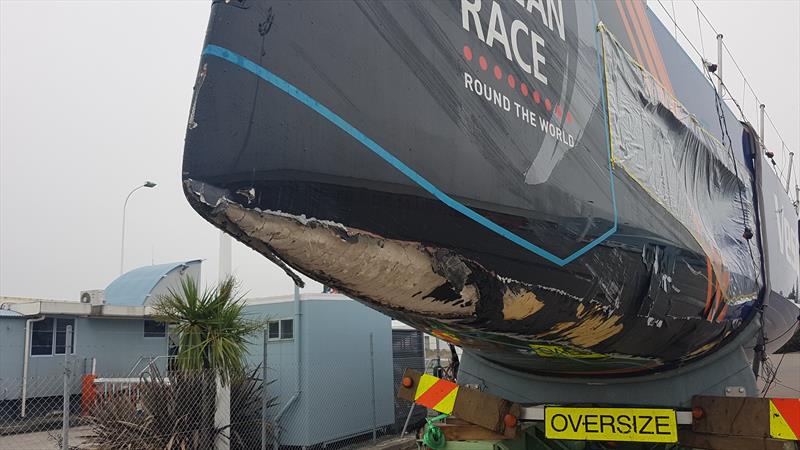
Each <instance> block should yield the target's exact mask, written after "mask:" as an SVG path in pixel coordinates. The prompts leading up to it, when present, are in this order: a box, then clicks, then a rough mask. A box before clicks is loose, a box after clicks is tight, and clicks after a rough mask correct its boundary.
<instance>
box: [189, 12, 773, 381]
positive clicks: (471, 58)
mask: <svg viewBox="0 0 800 450" xmlns="http://www.w3.org/2000/svg"><path fill="white" fill-rule="evenodd" d="M312 3H313V7H312V6H308V5H311V3H309V4H303V3H300V4H292V3H285V2H249V3H248V2H245V3H244V5H238V6H236V5H228V4H223V3H215V5H214V7H213V11H212V19H211V23H210V25H209V34H208V38H207V39H208V41H207V46H206V49H205V51H204V57H203V60H202V61H201V69H200V72H199V76H198V80H197V84H196V93H195V99H194V100H193V104H192V110H191V113H190V119H189V131H188V132H187V141H186V150H185V159H184V181H185V191H186V195H187V198H188V199H189V201H190V203H191V204H192V205H193V206H194V207H195V209H196V210H197V211H198V212H199V213H200V214H201V215H203V216H204V217H205V218H206V219H208V220H209V221H210V222H211V223H213V224H215V225H216V226H219V227H221V228H222V229H224V230H226V231H228V232H229V233H231V234H233V235H234V236H235V237H237V238H238V239H239V240H241V241H242V242H244V243H246V244H247V245H250V246H251V247H252V248H254V249H256V250H257V251H259V252H261V253H262V254H264V255H265V256H267V257H269V258H270V259H272V260H273V261H275V262H277V263H279V264H281V265H282V266H284V267H285V268H286V270H287V273H291V269H290V267H291V268H292V269H294V270H297V271H300V272H302V273H304V274H306V275H307V276H309V277H311V278H313V279H315V280H318V281H320V282H322V283H324V284H326V285H329V286H332V287H335V288H337V289H339V290H340V291H342V292H345V293H347V294H349V295H351V296H352V297H353V298H356V299H358V300H360V301H362V302H364V303H366V304H368V305H369V306H371V307H374V308H376V309H379V310H381V311H383V312H385V313H387V314H389V315H390V316H392V317H395V318H398V319H400V320H403V321H405V322H407V323H409V324H411V325H412V326H415V327H417V328H419V329H423V330H425V331H426V332H429V333H432V334H435V335H437V336H440V337H442V338H444V339H446V340H448V341H451V342H454V343H456V344H458V345H461V346H464V347H465V348H469V349H472V350H474V351H476V352H478V353H479V354H481V355H483V356H485V357H487V358H489V359H491V360H493V361H496V362H498V363H500V364H503V365H506V366H510V367H513V368H515V369H519V370H523V371H527V372H533V373H542V374H556V375H562V376H570V375H581V376H586V375H596V376H602V375H618V374H627V373H631V374H636V373H643V372H647V371H652V370H665V369H667V368H670V367H675V366H679V365H683V364H686V363H687V362H688V361H690V360H692V359H696V358H700V357H702V356H704V355H707V354H709V353H710V352H712V351H713V350H714V349H716V348H718V347H719V346H720V345H723V344H724V342H727V341H728V340H729V339H731V338H732V337H733V336H734V335H735V334H736V332H738V330H740V329H742V328H743V325H744V324H745V323H747V322H748V321H749V320H750V319H752V317H753V316H754V314H753V313H754V311H755V310H756V309H757V308H755V307H756V306H757V305H758V293H759V289H760V287H761V286H760V284H759V281H758V278H759V276H758V272H759V271H760V270H761V269H760V250H759V248H758V246H757V245H751V244H750V243H748V242H747V241H746V240H744V239H743V238H742V237H741V232H742V230H743V229H744V227H750V228H755V227H756V224H755V210H754V208H753V205H752V202H751V201H750V200H749V199H751V198H752V197H753V193H752V190H751V186H750V184H751V183H752V178H751V175H750V172H749V171H748V170H746V169H745V168H744V167H745V163H744V160H745V159H746V157H745V155H746V152H745V151H744V150H743V149H742V148H741V144H737V149H736V152H737V153H736V155H738V156H737V158H738V159H739V160H741V161H736V162H734V163H733V164H734V165H741V167H742V169H741V172H738V170H737V171H736V173H734V170H733V169H732V167H733V166H732V165H731V164H730V162H726V160H725V158H727V155H725V154H724V153H720V152H719V150H718V149H716V148H715V147H714V145H715V144H713V142H712V143H706V142H705V141H703V139H702V138H701V139H700V143H699V144H692V145H693V146H692V147H691V149H692V155H693V158H694V159H695V161H693V162H691V167H689V168H685V170H687V172H688V171H694V172H695V174H696V175H697V176H698V177H700V179H699V180H695V183H697V184H698V185H697V186H695V188H696V189H695V190H694V191H692V192H691V195H690V201H689V203H691V202H695V203H703V202H706V203H707V205H706V206H707V207H709V208H715V211H714V213H713V214H712V215H713V216H714V217H706V215H705V214H702V216H703V217H700V218H699V219H696V218H694V219H691V220H690V218H687V217H682V216H681V214H677V213H676V212H675V208H676V207H675V204H677V203H676V202H674V201H671V199H670V198H666V199H665V198H660V197H659V196H658V195H654V192H653V190H654V188H653V186H650V187H648V185H647V180H644V181H643V180H642V179H641V174H637V173H636V172H635V170H634V169H635V168H634V167H633V164H631V165H630V167H627V166H626V162H625V161H622V162H618V163H616V165H615V163H614V162H613V160H614V157H613V156H610V155H612V153H614V152H612V150H611V149H610V148H609V146H610V145H612V144H613V139H612V138H611V136H610V135H609V129H613V128H614V127H613V126H611V128H610V125H614V124H613V123H611V122H613V121H612V120H610V119H609V114H611V112H610V111H611V110H610V109H609V108H607V107H606V100H607V98H608V99H613V98H614V97H613V96H612V95H611V93H609V92H606V87H605V86H606V85H609V84H610V83H611V81H612V80H611V76H612V75H613V76H614V77H616V75H615V74H612V75H609V74H607V73H604V70H601V68H603V67H604V66H605V70H608V66H609V64H608V63H607V62H606V60H605V59H603V58H605V57H606V56H604V55H603V54H602V51H603V50H604V49H603V48H601V47H602V46H601V44H600V41H601V40H602V39H603V38H602V37H598V36H600V31H597V30H596V28H597V27H596V25H597V23H599V21H600V20H602V21H603V22H607V23H608V24H609V26H613V23H614V21H616V22H617V23H619V22H620V20H619V13H617V12H615V11H616V10H615V9H614V8H608V7H607V6H608V5H606V6H603V5H597V6H594V5H592V4H591V3H589V2H577V3H574V4H572V3H570V2H567V3H568V4H567V5H566V6H565V7H564V8H565V11H564V14H565V16H566V17H568V18H567V19H565V21H566V25H565V27H566V29H567V32H566V34H565V38H564V39H563V42H561V41H559V40H558V39H555V40H552V41H551V40H548V41H547V42H548V44H551V43H552V44H553V47H554V48H553V49H551V50H550V51H551V52H553V53H552V54H548V58H549V60H550V61H553V63H552V66H554V67H551V68H550V72H548V76H549V84H542V83H541V82H540V83H539V84H538V85H537V84H536V83H537V81H536V79H535V78H532V77H531V76H530V75H528V74H525V73H524V72H523V71H520V70H518V68H514V67H513V66H511V67H512V69H511V71H510V72H506V71H505V70H506V69H505V68H506V67H509V66H508V65H507V64H506V65H503V64H500V63H499V61H502V57H501V56H500V55H501V54H502V52H501V51H500V52H501V53H497V52H498V50H497V48H492V49H489V48H481V45H482V44H481V42H479V41H477V39H475V37H474V36H470V35H469V34H465V33H463V32H462V31H463V30H461V29H460V26H461V25H462V23H461V22H460V16H459V3H460V2H453V3H444V2H442V3H431V4H427V3H414V2H410V3H402V2H394V3H393V2H389V3H377V2H366V3H351V2H342V3H336V4H331V3H325V4H323V3H318V2H312ZM610 3H611V2H609V4H610ZM514 5H515V4H511V3H509V4H508V5H506V4H504V6H503V7H504V8H508V9H514V8H515V6H514ZM461 6H462V7H463V4H461ZM523 14H524V10H523ZM615 14H616V16H615ZM481 15H487V17H485V18H484V20H487V21H488V20H489V19H488V10H487V11H481ZM534 17H535V16H534ZM570 17H571V18H570ZM529 25H530V27H531V30H534V29H535V28H536V26H535V25H536V24H535V23H530V24H529ZM539 25H541V24H539ZM539 31H540V32H541V34H543V35H544V34H545V32H548V33H552V31H548V30H546V29H545V30H539ZM612 31H620V30H612ZM610 35H611V34H610V33H609V36H610ZM608 39H610V38H608ZM465 42H466V45H465V44H464V43H465ZM608 42H612V41H611V40H608ZM612 43H613V42H612ZM559 45H563V46H564V48H563V52H566V53H564V54H568V55H570V57H569V58H564V59H563V60H558V58H557V55H558V54H559V53H558V51H559V48H558V46H559ZM606 45H608V44H606ZM462 46H463V47H465V48H464V49H463V50H462ZM466 47H469V48H470V50H469V51H467V49H466ZM472 49H475V51H474V53H475V54H474V55H473V54H472V52H473V50H472ZM334 50H335V52H334ZM479 51H480V53H481V55H484V54H485V55H486V56H487V57H490V58H493V60H494V61H498V65H497V67H500V65H503V67H504V69H497V70H501V72H502V74H503V76H501V77H493V74H492V71H491V70H485V69H483V68H482V64H481V63H479V61H478V53H479ZM333 53H335V54H333ZM440 53H441V54H444V55H448V56H447V57H439V56H438V55H439V54H440ZM481 57H483V56H481ZM359 58H360V59H359ZM559 64H561V66H559ZM556 68H558V69H559V70H555V69H556ZM506 73H508V74H509V75H511V76H512V77H513V78H514V82H513V83H512V81H510V80H506V79H505V74H506ZM615 73H616V72H615ZM498 78H499V79H498ZM470 80H472V83H473V84H470ZM475 80H481V81H480V82H481V83H482V84H481V86H486V87H489V86H492V87H493V88H494V89H495V90H496V91H498V92H499V91H500V89H501V88H502V89H504V91H503V92H504V94H503V97H504V98H508V99H511V98H515V101H516V100H519V101H522V100H525V101H527V102H528V103H527V104H526V106H525V108H530V111H536V113H537V114H539V115H540V116H543V117H547V120H548V121H552V122H553V123H556V124H557V125H558V129H559V130H562V131H559V135H556V134H551V135H548V134H547V133H546V132H543V131H545V130H546V129H547V127H545V126H540V127H539V128H540V130H539V131H536V130H535V129H534V128H535V127H531V126H530V124H528V123H525V122H522V124H520V121H519V117H516V118H514V116H513V115H510V114H509V110H506V111H503V100H502V99H501V100H500V102H499V103H494V104H493V103H492V102H491V101H487V100H485V99H483V98H481V97H480V96H478V95H476V92H475V91H474V89H475V88H476V86H477V84H475ZM523 80H524V81H525V82H529V83H530V86H531V88H530V92H529V91H528V90H527V89H526V90H525V91H522V90H521V85H520V84H519V83H521V82H523ZM701 80H702V79H701ZM662 81H663V80H662ZM465 86H466V87H467V88H465ZM470 86H471V87H470ZM534 86H539V88H538V89H537V91H536V92H537V99H538V100H536V101H534V100H533V89H534ZM675 90H676V91H678V86H675ZM523 92H525V94H524V95H523V94H522V93H523ZM512 94H513V95H514V96H516V97H514V96H512ZM528 94H530V96H529V95H528ZM704 95H706V96H707V92H705V93H704ZM490 97H491V96H490ZM497 98H500V97H495V99H497ZM551 98H552V99H554V100H553V102H552V104H550V99H551ZM545 100H547V104H548V105H547V106H546V105H545ZM556 100H557V101H556ZM691 101H692V100H689V101H687V103H691ZM561 105H564V106H561ZM704 109H707V108H704ZM518 111H519V110H518ZM667 112H669V111H667ZM567 113H569V114H567ZM668 116H669V114H666V113H665V112H664V111H659V110H656V112H655V113H654V119H653V120H664V123H666V124H667V125H666V126H668V127H670V128H669V130H672V131H670V132H673V133H683V132H684V131H685V130H684V128H682V127H684V125H682V124H681V122H680V121H679V120H678V119H675V118H671V117H668ZM659 117H661V118H663V119H659ZM540 125H541V124H540ZM737 125H738V124H737ZM552 129H555V128H552ZM712 131H713V130H712ZM738 131H739V133H742V132H743V131H742V130H741V128H740V127H738ZM688 135H689V136H690V137H691V136H693V135H692V134H691V133H689V134H688ZM678 150H681V149H676V151H678ZM615 152H616V150H615ZM698 155H700V156H698ZM684 159H685V158H684ZM681 167H684V166H681ZM682 175H683V174H680V173H678V174H674V176H675V180H668V181H669V183H667V184H670V183H673V182H674V183H677V182H678V181H680V180H681V176H682ZM703 177H708V179H705V178H703ZM680 182H683V181H680ZM670 185H671V184H670ZM737 186H738V188H737ZM732 187H734V188H736V189H738V190H739V191H740V192H741V191H742V190H743V191H744V193H745V195H746V199H747V201H746V202H745V203H742V202H741V201H740V200H738V199H737V196H736V190H734V189H732ZM701 188H702V189H708V194H703V190H702V189H701ZM669 192H672V191H669ZM676 192H683V191H676ZM697 192H700V193H697ZM655 194H658V192H655ZM670 195H675V196H676V197H675V198H678V197H679V196H678V195H677V194H670ZM679 206H680V205H679ZM693 207H696V205H694V206H693ZM700 209H702V208H700ZM692 211H694V209H693V210H692ZM692 220H694V221H695V222H697V221H698V220H700V221H702V224H700V225H698V224H697V223H693V222H692ZM698 230H710V231H708V232H707V234H703V232H699V231H698ZM750 254H754V255H755V256H754V258H755V259H751V258H750V256H749V255H750ZM742 255H748V260H747V261H746V264H745V263H743V262H742V261H743V259H742ZM287 266H288V267H287Z"/></svg>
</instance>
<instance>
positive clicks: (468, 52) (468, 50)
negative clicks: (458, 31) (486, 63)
mask: <svg viewBox="0 0 800 450" xmlns="http://www.w3.org/2000/svg"><path fill="white" fill-rule="evenodd" d="M464 58H467V61H472V49H471V48H469V45H465V46H464Z"/></svg>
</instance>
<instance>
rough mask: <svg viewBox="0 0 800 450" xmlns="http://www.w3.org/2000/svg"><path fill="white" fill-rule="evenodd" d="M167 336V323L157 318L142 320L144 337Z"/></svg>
mask: <svg viewBox="0 0 800 450" xmlns="http://www.w3.org/2000/svg"><path fill="white" fill-rule="evenodd" d="M166 336H167V324H165V323H164V322H159V321H157V320H146V319H145V321H144V337H146V338H163V337H166Z"/></svg>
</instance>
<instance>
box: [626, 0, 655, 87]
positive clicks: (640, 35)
mask: <svg viewBox="0 0 800 450" xmlns="http://www.w3.org/2000/svg"><path fill="white" fill-rule="evenodd" d="M625 7H626V9H627V11H628V16H629V17H630V18H631V24H633V31H634V32H635V33H636V39H637V40H638V42H639V44H640V45H641V46H642V54H644V60H642V61H640V62H641V63H642V65H644V66H645V67H647V71H648V72H650V73H652V74H657V72H656V71H655V67H656V64H655V63H654V62H653V56H652V55H651V54H650V49H649V48H648V47H647V41H646V40H645V37H644V32H643V31H642V28H641V26H640V25H639V21H638V20H637V19H636V11H635V9H634V7H633V0H625Z"/></svg>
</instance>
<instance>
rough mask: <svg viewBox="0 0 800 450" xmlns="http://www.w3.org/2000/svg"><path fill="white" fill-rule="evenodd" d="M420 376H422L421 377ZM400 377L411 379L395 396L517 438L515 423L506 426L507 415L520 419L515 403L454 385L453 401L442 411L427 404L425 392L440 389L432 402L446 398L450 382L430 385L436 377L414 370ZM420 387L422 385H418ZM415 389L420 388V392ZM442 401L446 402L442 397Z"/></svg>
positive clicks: (427, 393) (427, 394)
mask: <svg viewBox="0 0 800 450" xmlns="http://www.w3.org/2000/svg"><path fill="white" fill-rule="evenodd" d="M423 377H425V379H424V380H423ZM403 378H404V379H408V380H410V386H408V387H406V386H403V385H401V386H400V389H399V390H398V391H397V397H398V398H402V399H405V400H409V401H412V402H416V403H418V404H422V405H423V406H426V407H429V408H432V409H435V410H437V411H440V412H444V413H446V414H452V415H455V416H458V418H460V419H461V420H465V421H467V422H469V423H471V424H474V425H478V426H481V427H483V428H486V429H488V430H491V431H494V432H497V433H500V434H502V435H503V436H504V437H505V438H506V439H513V438H514V437H516V430H517V426H516V424H515V425H514V426H506V423H505V418H506V415H509V414H510V415H512V416H513V417H514V418H515V420H516V419H519V417H520V414H521V411H522V410H521V408H520V406H519V405H518V404H516V403H513V402H509V401H508V400H505V399H502V398H500V397H496V396H494V395H489V394H486V393H484V392H481V391H479V390H477V389H471V388H467V387H464V386H457V388H458V391H457V393H456V394H454V396H455V401H454V402H453V403H452V405H450V404H448V405H447V406H446V409H445V410H442V409H437V408H434V407H433V406H431V405H430V403H431V402H430V401H428V400H430V397H431V395H430V393H429V392H428V391H435V390H436V389H439V388H441V389H440V390H439V391H438V394H439V395H438V396H435V397H434V401H436V400H438V399H439V398H445V396H446V395H449V394H448V393H449V392H452V390H451V389H453V385H451V384H450V382H447V381H444V380H440V381H443V383H439V381H436V383H438V384H439V385H438V386H437V385H436V384H431V383H432V381H431V379H432V378H435V377H431V376H430V375H423V374H421V373H419V372H417V371H415V370H413V369H406V372H405V374H404V375H403ZM436 380H438V379H436ZM421 381H422V383H421ZM420 386H422V387H421V388H420ZM418 388H420V389H419V391H418ZM420 391H421V392H420ZM450 398H452V397H450ZM426 403H427V404H426ZM443 403H445V401H444V400H443Z"/></svg>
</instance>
